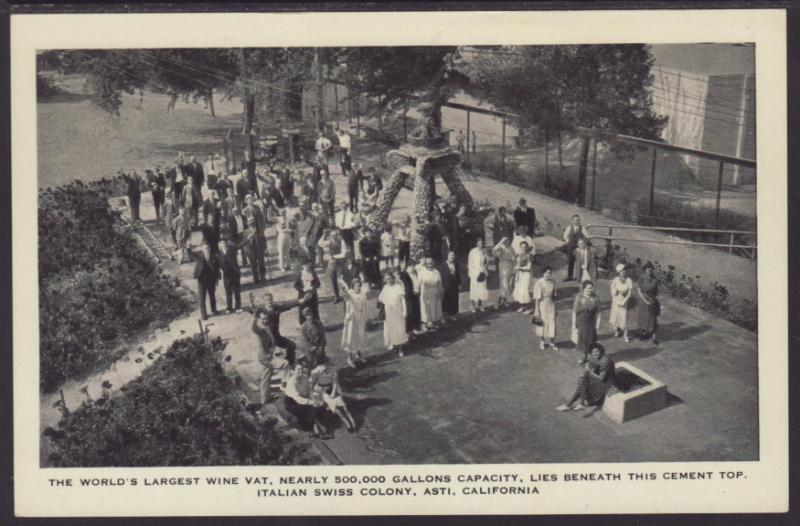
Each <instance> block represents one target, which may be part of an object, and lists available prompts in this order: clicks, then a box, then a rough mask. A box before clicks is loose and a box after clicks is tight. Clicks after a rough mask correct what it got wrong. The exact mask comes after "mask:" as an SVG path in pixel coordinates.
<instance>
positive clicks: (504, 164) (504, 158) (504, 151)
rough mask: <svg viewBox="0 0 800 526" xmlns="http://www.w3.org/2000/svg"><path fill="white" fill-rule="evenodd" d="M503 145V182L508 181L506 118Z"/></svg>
mask: <svg viewBox="0 0 800 526" xmlns="http://www.w3.org/2000/svg"><path fill="white" fill-rule="evenodd" d="M501 140H502V143H503V148H502V153H503V171H502V174H503V178H502V181H505V180H506V118H505V117H503V138H502V139H501Z"/></svg>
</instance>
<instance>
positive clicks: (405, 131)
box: [403, 106, 408, 141]
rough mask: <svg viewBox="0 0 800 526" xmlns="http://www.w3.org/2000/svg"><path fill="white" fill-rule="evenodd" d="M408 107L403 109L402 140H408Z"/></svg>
mask: <svg viewBox="0 0 800 526" xmlns="http://www.w3.org/2000/svg"><path fill="white" fill-rule="evenodd" d="M407 114H408V106H406V107H405V108H403V140H404V141H405V140H406V139H408V118H407Z"/></svg>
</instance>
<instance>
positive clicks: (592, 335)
mask: <svg viewBox="0 0 800 526" xmlns="http://www.w3.org/2000/svg"><path fill="white" fill-rule="evenodd" d="M599 325H600V301H599V300H598V299H597V296H595V294H594V283H592V282H591V281H588V280H587V281H584V282H583V283H582V284H581V292H579V293H578V295H577V296H575V302H574V303H573V304H572V331H573V334H574V333H577V337H578V338H577V340H578V341H577V342H576V346H577V348H578V352H579V353H580V354H581V359H580V360H579V361H578V364H583V363H586V359H587V357H588V355H589V351H590V350H591V347H592V345H593V344H594V343H595V342H596V341H597V327H598V326H599Z"/></svg>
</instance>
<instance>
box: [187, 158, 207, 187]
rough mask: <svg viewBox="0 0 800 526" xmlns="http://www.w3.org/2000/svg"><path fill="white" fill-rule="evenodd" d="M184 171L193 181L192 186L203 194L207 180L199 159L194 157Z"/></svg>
mask: <svg viewBox="0 0 800 526" xmlns="http://www.w3.org/2000/svg"><path fill="white" fill-rule="evenodd" d="M183 170H184V172H185V173H186V174H187V175H188V176H189V177H190V178H191V179H192V184H194V186H195V188H197V191H198V192H201V189H202V188H203V183H204V182H205V180H206V178H205V176H204V175H203V165H202V164H200V163H199V162H198V161H197V157H195V156H194V155H192V157H191V160H190V161H189V163H188V164H186V165H185V166H184V167H183ZM201 195H202V192H201Z"/></svg>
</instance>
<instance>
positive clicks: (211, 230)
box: [197, 217, 220, 255]
mask: <svg viewBox="0 0 800 526" xmlns="http://www.w3.org/2000/svg"><path fill="white" fill-rule="evenodd" d="M197 228H198V230H200V233H201V234H202V236H203V244H204V245H208V246H209V248H210V249H211V254H212V255H217V253H218V252H219V238H220V236H219V228H217V227H216V226H214V223H212V222H211V218H208V219H206V218H205V217H204V218H203V222H202V223H200V225H199V226H198V227H197Z"/></svg>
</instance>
